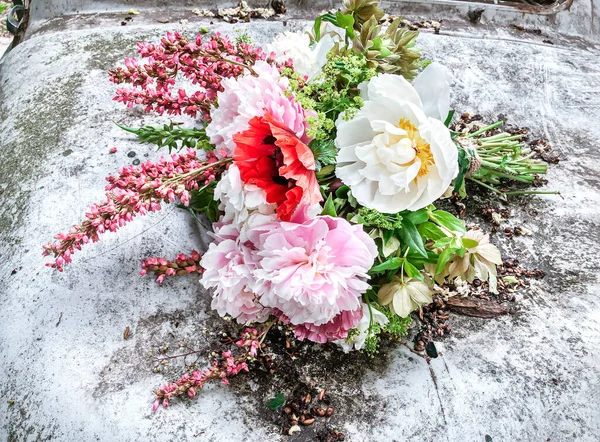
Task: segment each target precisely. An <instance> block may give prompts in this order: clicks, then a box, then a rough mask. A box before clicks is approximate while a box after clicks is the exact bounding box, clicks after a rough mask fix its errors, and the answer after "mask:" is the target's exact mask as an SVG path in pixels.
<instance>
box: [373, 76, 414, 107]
mask: <svg viewBox="0 0 600 442" xmlns="http://www.w3.org/2000/svg"><path fill="white" fill-rule="evenodd" d="M367 95H368V99H369V100H374V101H379V100H380V99H382V98H383V99H391V100H392V101H395V102H403V101H409V102H411V103H413V104H415V105H417V106H418V107H423V105H422V104H421V98H420V97H419V94H418V92H417V90H416V89H415V88H414V87H413V86H412V85H411V84H410V83H409V82H408V81H407V80H406V79H405V78H404V77H402V76H401V75H392V74H379V75H378V76H377V77H374V78H372V79H371V81H369V84H368V88H367Z"/></svg>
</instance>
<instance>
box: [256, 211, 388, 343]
mask: <svg viewBox="0 0 600 442" xmlns="http://www.w3.org/2000/svg"><path fill="white" fill-rule="evenodd" d="M247 235H248V238H249V239H250V241H251V242H252V243H253V245H254V247H255V248H256V255H257V256H258V258H257V260H259V261H258V262H257V268H256V270H254V272H253V275H254V277H255V278H256V285H255V287H254V289H255V292H256V293H260V294H261V300H260V302H261V304H262V305H265V306H268V307H271V308H273V309H278V310H280V311H281V312H282V313H283V314H284V315H285V316H286V317H287V318H289V321H290V323H291V324H292V325H300V324H304V326H305V327H306V329H307V330H309V331H307V332H306V336H307V337H309V336H311V332H310V330H312V331H315V330H316V329H315V327H316V326H322V325H324V324H328V323H329V322H331V321H332V320H333V319H334V318H335V317H336V316H337V315H339V314H341V313H342V312H348V311H350V312H353V311H356V310H358V309H360V308H361V303H360V297H361V295H362V294H363V293H364V292H365V291H366V290H367V289H368V288H369V284H368V283H367V279H368V278H369V277H368V275H367V272H368V271H369V269H370V268H371V266H372V265H373V260H374V259H375V257H376V256H377V247H376V246H375V243H374V241H373V239H371V238H370V237H369V235H367V234H366V233H365V232H364V231H363V229H362V226H361V225H352V224H350V223H349V222H348V221H346V220H344V219H342V218H332V217H329V216H317V217H315V218H312V219H311V218H309V217H308V216H307V214H306V210H298V211H296V213H295V214H294V217H293V218H292V220H291V222H271V223H267V224H264V225H262V226H257V227H255V228H253V229H250V230H249V231H248V232H247ZM358 319H360V318H358ZM344 322H348V321H344ZM336 327H337V326H336ZM338 328H339V327H338ZM346 331H347V330H346ZM317 333H318V332H317ZM322 334H323V335H327V333H325V332H323V333H322Z"/></svg>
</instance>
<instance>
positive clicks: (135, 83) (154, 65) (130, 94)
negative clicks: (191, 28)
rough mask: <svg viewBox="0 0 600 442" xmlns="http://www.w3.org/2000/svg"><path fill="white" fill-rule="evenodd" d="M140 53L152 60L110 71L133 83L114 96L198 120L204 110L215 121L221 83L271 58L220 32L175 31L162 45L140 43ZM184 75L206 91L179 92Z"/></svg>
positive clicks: (128, 62) (130, 60)
mask: <svg viewBox="0 0 600 442" xmlns="http://www.w3.org/2000/svg"><path fill="white" fill-rule="evenodd" d="M138 53H139V54H140V55H141V57H142V58H143V59H146V60H147V63H144V64H141V63H140V61H138V60H137V59H134V58H128V59H125V68H121V67H119V68H117V69H115V70H112V71H110V72H109V78H110V80H111V81H112V82H114V83H116V84H123V83H129V84H131V86H132V87H131V88H120V89H118V90H117V92H116V96H115V98H114V99H115V100H116V101H119V102H122V103H124V104H126V105H127V106H128V107H133V105H135V104H139V105H143V106H145V109H146V111H147V112H150V111H155V112H157V113H158V114H160V115H162V114H163V113H165V112H166V113H167V114H170V115H181V114H182V113H184V114H187V115H190V116H191V117H194V118H195V117H196V115H197V113H198V112H200V113H201V115H202V118H203V119H204V120H206V121H210V106H211V105H212V104H214V103H215V101H216V97H217V92H220V91H222V90H223V88H222V86H221V81H222V80H223V79H225V78H237V77H239V76H240V75H242V74H244V71H245V70H248V71H249V72H250V73H254V71H253V69H252V66H253V65H254V63H256V61H257V60H265V59H266V58H267V56H266V54H265V53H264V52H263V51H262V49H260V48H255V47H254V46H251V45H248V44H246V43H243V42H240V43H237V42H232V41H231V40H229V38H227V37H223V36H221V35H220V34H218V33H217V34H215V35H212V36H211V37H210V38H209V39H208V41H206V42H203V41H202V36H201V35H200V34H198V35H197V36H196V40H195V41H189V40H188V39H186V38H185V37H184V36H183V35H181V34H180V33H179V32H175V33H171V32H169V33H167V35H166V37H163V38H162V39H161V42H160V43H159V44H158V45H154V44H151V43H147V42H140V43H138ZM179 73H181V74H182V75H183V76H184V77H185V78H186V79H188V80H190V81H191V82H192V83H193V84H194V85H198V86H200V87H201V88H202V89H201V90H199V91H196V92H194V93H193V94H191V95H188V93H187V92H186V91H185V90H184V89H181V88H179V89H177V91H174V90H173V86H174V85H175V81H176V77H177V75H178V74H179Z"/></svg>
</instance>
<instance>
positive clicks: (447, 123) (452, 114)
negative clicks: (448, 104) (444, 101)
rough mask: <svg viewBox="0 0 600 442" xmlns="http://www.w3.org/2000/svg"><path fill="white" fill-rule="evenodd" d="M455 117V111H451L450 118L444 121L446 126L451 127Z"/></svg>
mask: <svg viewBox="0 0 600 442" xmlns="http://www.w3.org/2000/svg"><path fill="white" fill-rule="evenodd" d="M453 116H454V109H450V112H448V116H447V117H446V121H444V126H446V127H450V123H451V122H452V117H453Z"/></svg>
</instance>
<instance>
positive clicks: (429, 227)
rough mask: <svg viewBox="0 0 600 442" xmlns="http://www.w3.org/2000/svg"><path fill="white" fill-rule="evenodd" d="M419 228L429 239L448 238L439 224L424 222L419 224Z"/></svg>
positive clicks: (422, 234)
mask: <svg viewBox="0 0 600 442" xmlns="http://www.w3.org/2000/svg"><path fill="white" fill-rule="evenodd" d="M417 230H418V231H419V233H420V234H421V236H423V237H425V238H427V239H431V240H433V241H437V240H439V239H442V238H446V234H445V233H444V232H442V229H440V228H439V227H438V226H436V225H435V224H433V223H431V222H429V221H427V222H426V223H423V224H419V225H418V226H417Z"/></svg>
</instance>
